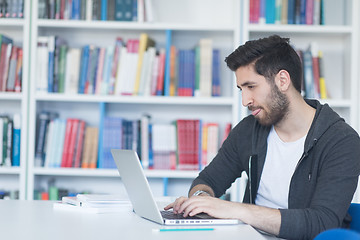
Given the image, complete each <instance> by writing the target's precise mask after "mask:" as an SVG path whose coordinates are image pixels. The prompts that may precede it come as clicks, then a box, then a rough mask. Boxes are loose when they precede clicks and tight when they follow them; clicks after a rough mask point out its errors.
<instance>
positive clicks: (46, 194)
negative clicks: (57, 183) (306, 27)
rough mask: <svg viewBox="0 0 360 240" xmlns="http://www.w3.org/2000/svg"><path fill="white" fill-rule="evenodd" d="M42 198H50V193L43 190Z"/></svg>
mask: <svg viewBox="0 0 360 240" xmlns="http://www.w3.org/2000/svg"><path fill="white" fill-rule="evenodd" d="M41 200H49V193H47V192H42V193H41Z"/></svg>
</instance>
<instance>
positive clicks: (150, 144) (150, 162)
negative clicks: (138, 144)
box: [148, 123, 154, 169]
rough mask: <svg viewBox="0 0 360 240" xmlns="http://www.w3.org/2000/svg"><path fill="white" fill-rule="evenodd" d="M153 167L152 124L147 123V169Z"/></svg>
mask: <svg viewBox="0 0 360 240" xmlns="http://www.w3.org/2000/svg"><path fill="white" fill-rule="evenodd" d="M153 166H154V153H153V147H152V124H151V123H149V166H148V167H149V168H150V169H151V168H153Z"/></svg>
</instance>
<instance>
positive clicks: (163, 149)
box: [151, 123, 176, 170]
mask: <svg viewBox="0 0 360 240" xmlns="http://www.w3.org/2000/svg"><path fill="white" fill-rule="evenodd" d="M151 141H152V151H153V163H154V164H153V168H154V169H172V170H175V169H176V127H175V125H174V124H171V123H170V124H153V125H152V135H151Z"/></svg>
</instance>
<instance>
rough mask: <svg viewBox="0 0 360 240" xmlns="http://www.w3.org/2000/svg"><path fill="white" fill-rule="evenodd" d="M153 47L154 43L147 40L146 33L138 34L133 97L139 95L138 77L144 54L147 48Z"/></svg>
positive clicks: (149, 39)
mask: <svg viewBox="0 0 360 240" xmlns="http://www.w3.org/2000/svg"><path fill="white" fill-rule="evenodd" d="M154 46H155V42H154V40H152V39H151V38H149V35H148V34H146V33H142V34H140V39H139V50H138V62H137V68H136V76H135V84H134V94H133V95H138V93H139V87H140V77H141V69H142V64H143V58H144V53H145V51H146V49H147V48H148V47H154Z"/></svg>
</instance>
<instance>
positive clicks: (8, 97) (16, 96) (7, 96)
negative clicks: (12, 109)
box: [0, 92, 23, 101]
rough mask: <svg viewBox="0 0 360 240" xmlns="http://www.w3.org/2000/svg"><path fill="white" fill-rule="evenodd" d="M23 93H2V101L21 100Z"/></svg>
mask: <svg viewBox="0 0 360 240" xmlns="http://www.w3.org/2000/svg"><path fill="white" fill-rule="evenodd" d="M22 97H23V95H22V93H13V92H0V100H19V101H20V100H21V99H22Z"/></svg>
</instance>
